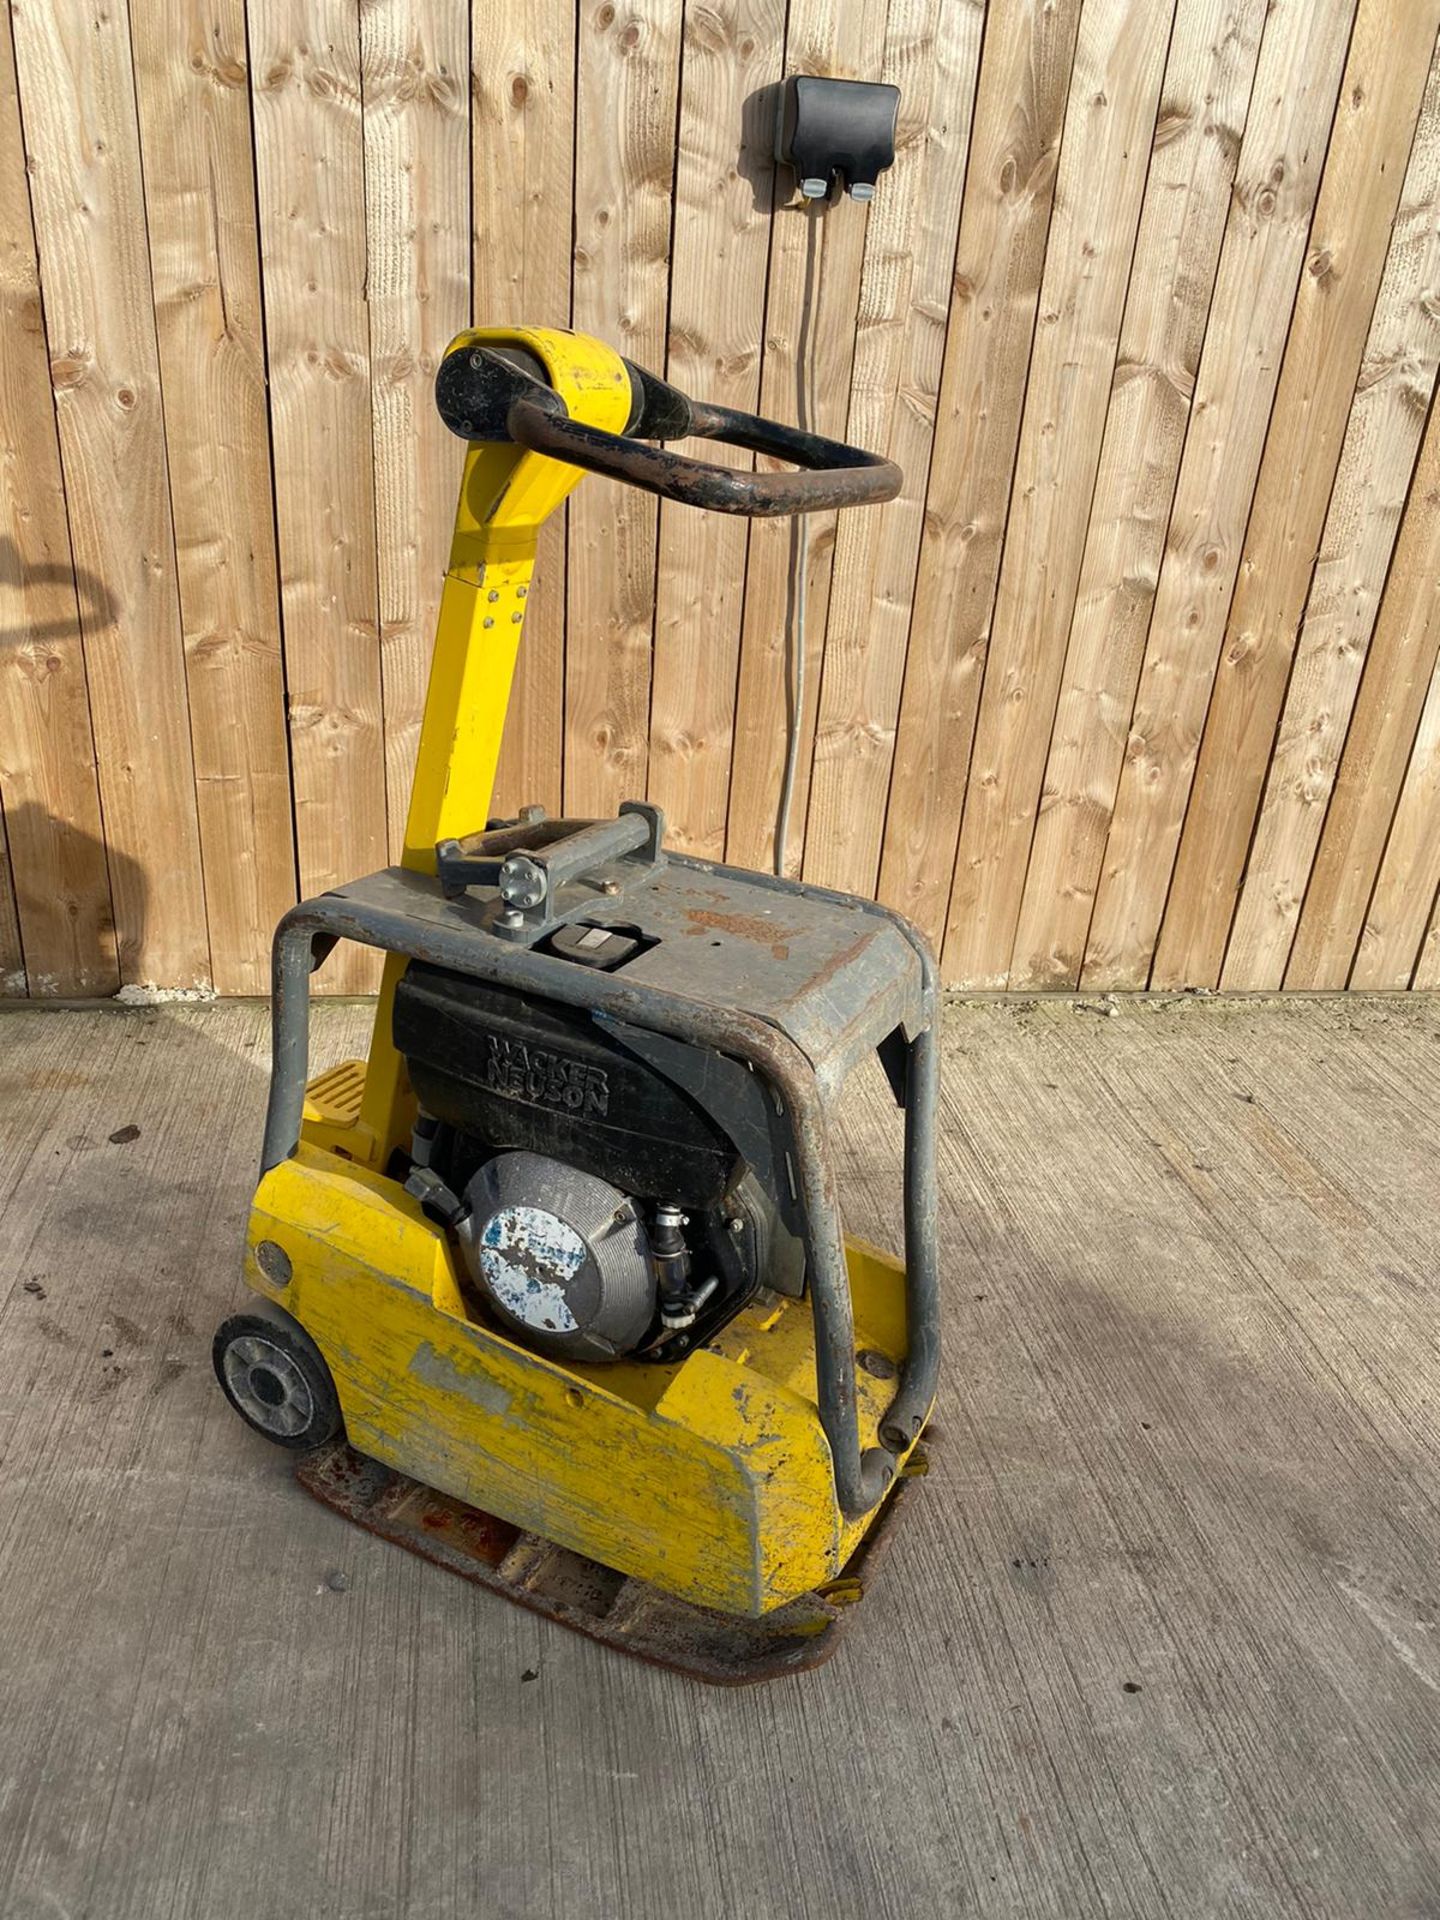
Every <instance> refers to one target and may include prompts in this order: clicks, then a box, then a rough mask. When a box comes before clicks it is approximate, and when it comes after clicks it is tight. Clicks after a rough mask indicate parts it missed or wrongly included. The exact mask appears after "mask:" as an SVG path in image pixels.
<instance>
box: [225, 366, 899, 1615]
mask: <svg viewBox="0 0 1440 1920" xmlns="http://www.w3.org/2000/svg"><path fill="white" fill-rule="evenodd" d="M472 342H473V343H474V344H476V345H488V346H495V345H516V346H520V347H523V348H525V349H527V350H528V351H529V352H531V353H533V354H535V355H537V356H538V357H539V358H540V359H541V360H542V361H543V362H544V364H545V366H546V369H547V371H548V373H549V376H550V379H551V381H552V383H553V385H554V386H555V388H556V390H557V391H558V392H559V393H560V395H561V397H562V398H563V399H564V400H565V402H566V404H567V406H568V408H569V410H570V413H571V415H572V417H574V418H577V419H582V420H584V421H586V422H588V423H590V424H594V425H597V426H601V427H605V428H608V429H610V430H611V431H620V430H622V429H623V427H624V423H625V419H626V414H627V409H628V407H629V404H630V387H629V381H628V375H627V373H626V370H625V368H624V366H623V363H622V362H621V361H620V359H619V356H618V355H616V354H615V353H614V352H613V350H612V349H610V348H609V347H607V346H605V345H603V344H602V343H601V342H599V341H594V340H588V339H586V338H584V337H583V336H579V335H575V334H570V333H560V332H551V331H548V330H544V329H538V328H489V329H484V330H479V331H476V332H474V333H471V334H465V335H462V336H460V339H459V340H458V341H457V342H456V343H454V345H465V344H469V343H472ZM451 350H452V351H453V350H454V346H452V349H451ZM580 477H581V475H580V473H579V471H578V469H575V468H572V467H567V466H564V465H562V464H560V463H559V462H557V461H555V460H552V459H548V458H544V457H542V456H540V455H537V454H533V453H529V452H526V451H524V450H523V449H521V448H519V447H516V446H513V445H508V444H502V445H489V444H483V445H482V444H477V443H472V444H471V445H470V446H469V448H468V451H467V454H466V458H465V467H464V476H463V480H462V485H461V497H460V507H459V512H458V515H457V519H456V525H455V535H454V542H453V545H452V549H451V555H450V564H449V568H448V571H447V575H446V579H445V585H444V593H443V598H442V603H441V609H440V616H439V624H438V630H437V633H436V640H435V653H434V661H433V666H432V670H431V678H430V687H429V693H428V698H427V703H426V708H425V718H424V725H423V729H422V734H421V741H420V746H419V753H418V760H417V766H416V771H415V780H414V788H413V792H412V797H411V803H410V811H409V821H408V826H407V830H406V837H405V849H404V855H403V863H404V864H405V865H406V866H409V867H412V868H414V869H417V870H420V871H431V872H433V871H434V848H435V845H436V843H437V841H439V840H441V839H443V838H445V837H447V836H450V835H458V834H461V833H463V832H466V831H468V830H470V829H473V828H474V827H475V825H476V823H477V822H483V821H484V820H485V818H486V814H487V811H488V806H487V803H488V800H489V796H490V791H491V787H492V784H493V779H494V773H495V764H496V759H497V756H498V753H499V747H500V738H501V731H502V727H503V722H504V715H505V710H506V705H507V702H508V699H509V694H510V685H511V677H512V674H513V671H514V665H515V657H516V651H517V648H518V644H519V639H520V634H521V631H522V628H523V616H524V611H525V604H526V598H527V594H528V589H529V584H530V575H531V570H532V567H533V562H534V556H535V545H536V536H537V534H538V531H539V528H540V526H541V524H542V523H543V521H544V519H545V518H546V516H547V515H548V514H549V513H551V512H553V511H554V509H555V508H556V507H557V506H558V505H559V504H560V503H561V501H562V500H563V499H564V497H565V495H566V494H567V493H568V492H569V491H570V490H571V488H572V487H573V486H574V485H575V483H576V481H577V480H578V479H579V478H580ZM405 964H406V962H405V960H404V959H403V958H400V957H396V956H391V957H390V959H389V960H388V961H387V964H386V971H385V977H384V986H383V989H382V992H381V995H380V1000H379V1006H378V1009H377V1015H376V1021H375V1028H374V1038H373V1040H372V1044H371V1050H370V1056H369V1059H368V1061H365V1062H349V1063H345V1064H342V1065H341V1066H339V1067H332V1068H331V1069H329V1070H328V1071H327V1072H326V1073H324V1074H321V1075H320V1076H318V1077H317V1078H316V1079H315V1080H313V1081H312V1082H311V1085H310V1089H309V1095H308V1098H307V1103H306V1110H305V1120H304V1125H303V1129H302V1138H301V1145H300V1148H299V1151H298V1153H297V1154H296V1155H295V1156H294V1157H292V1158H290V1159H288V1160H285V1161H283V1162H282V1163H281V1164H279V1165H277V1166H275V1167H273V1168H272V1169H271V1171H270V1172H269V1173H267V1174H266V1175H265V1177H264V1178H263V1180H262V1181H261V1184H260V1186H259V1189H258V1191H257V1193H256V1196H255V1201H254V1206H253V1211H252V1214H251V1219H250V1229H249V1244H248V1250H247V1258H246V1277H247V1280H248V1282H249V1284H250V1285H251V1286H252V1287H253V1288H254V1289H255V1291H256V1292H257V1293H259V1294H261V1295H263V1296H264V1297H265V1298H267V1299H269V1300H272V1301H275V1302H276V1303H278V1304H279V1305H280V1306H282V1307H283V1308H285V1310H286V1311H287V1312H289V1313H290V1314H292V1315H293V1316H294V1318H295V1319H296V1320H298V1321H299V1323H300V1324H301V1325H302V1326H303V1327H304V1328H305V1330H306V1331H307V1332H308V1333H309V1334H310V1336H311V1338H312V1339H313V1340H314V1341H315V1342H316V1344H317V1345H318V1347H319V1348H320V1350H321V1352H322V1354H323V1355H324V1357H325V1360H326V1362H327V1363H328V1365H329V1367H330V1370H331V1373H332V1375H333V1377H334V1382H335V1386H336V1390H337V1393H338V1396H339V1400H340V1404H341V1409H342V1412H343V1415H344V1420H345V1428H346V1432H347V1435H348V1438H349V1440H350V1442H351V1444H352V1445H353V1446H354V1447H355V1448H357V1449H358V1450H359V1451H360V1452H362V1453H364V1454H367V1455H370V1456H372V1457H373V1458H375V1459H377V1460H379V1461H381V1462H382V1463H384V1464H385V1465H387V1466H390V1467H393V1468H395V1469H397V1470H399V1471H400V1472H402V1473H404V1474H406V1475H409V1476H410V1477H411V1478H413V1479H415V1480H418V1481H421V1482H423V1483H424V1484H425V1485H427V1486H430V1487H433V1488H436V1489H438V1490H439V1491H441V1492H443V1493H447V1494H450V1495H452V1496H454V1497H456V1498H458V1499H460V1500H463V1501H465V1502H467V1503H469V1504H470V1505H473V1506H475V1507H478V1508H480V1509H483V1510H485V1511H486V1512H489V1513H492V1514H495V1515H498V1516H500V1517H501V1518H503V1519H505V1520H507V1521H510V1522H512V1523H514V1524H515V1525H517V1526H520V1527H522V1528H524V1529H526V1530H527V1531H529V1532H533V1533H536V1534H539V1535H541V1536H543V1537H544V1538H546V1539H548V1540H550V1541H553V1542H555V1543H556V1544H558V1545H559V1546H562V1547H566V1548H569V1549H572V1550H573V1551H575V1552H577V1553H580V1554H583V1555H586V1556H587V1557H589V1558H590V1559H593V1560H597V1561H599V1562H601V1563H602V1564H604V1565H605V1566H608V1567H612V1568H614V1569H616V1570H617V1571H619V1572H621V1573H625V1574H629V1575H633V1576H636V1577H638V1578H640V1579H643V1580H646V1581H649V1582H651V1583H653V1584H654V1585H655V1586H657V1587H659V1588H661V1589H663V1590H664V1591H666V1592H668V1593H670V1594H674V1595H677V1596H679V1597H681V1598H683V1599H685V1600H688V1601H692V1602H695V1603H698V1604H700V1605H704V1606H707V1607H712V1608H716V1609H719V1610H721V1611H723V1612H727V1613H732V1614H749V1615H758V1614H763V1613H765V1612H767V1611H769V1610H771V1609H773V1608H776V1607H778V1606H781V1605H783V1604H784V1603H786V1602H788V1601H790V1600H792V1599H795V1598H796V1597H797V1596H800V1595H802V1594H805V1593H806V1592H809V1591H812V1590H814V1589H817V1588H818V1589H823V1588H824V1587H825V1585H826V1583H827V1582H832V1581H834V1580H835V1579H836V1578H837V1576H839V1575H840V1574H841V1572H842V1570H843V1569H844V1567H845V1565H846V1563H847V1561H849V1559H850V1558H851V1556H852V1554H853V1552H854V1551H855V1549H856V1547H857V1546H858V1545H859V1544H860V1542H861V1540H862V1539H863V1537H864V1536H865V1534H866V1533H867V1531H868V1530H869V1529H870V1527H871V1526H872V1525H873V1524H874V1522H875V1520H876V1513H875V1512H871V1513H867V1514H864V1515H862V1516H861V1517H859V1518H858V1519H847V1518H846V1517H845V1516H844V1515H843V1514H842V1513H841V1511H840V1509H839V1507H838V1505H837V1501H836V1493H835V1483H834V1474H833V1468H832V1462H831V1455H830V1449H829V1446H828V1443H827V1441H826V1438H825V1434H824V1431H823V1429H822V1427H821V1423H820V1419H819V1413H818V1409H817V1404H816V1395H817V1389H816V1378H815V1351H814V1335H813V1328H812V1320H811V1311H810V1306H809V1302H808V1300H806V1299H789V1298H782V1297H780V1296H778V1295H774V1294H769V1293H767V1292H765V1291H763V1290H762V1292H761V1293H760V1294H759V1295H758V1296H757V1297H756V1299H754V1300H753V1301H752V1302H751V1304H750V1305H749V1306H748V1307H746V1308H744V1309H743V1310H742V1311H741V1312H740V1313H739V1314H738V1316H737V1317H736V1318H735V1319H733V1320H732V1321H731V1322H730V1323H729V1324H728V1325H726V1326H725V1327H724V1329H723V1330H722V1331H721V1332H720V1333H719V1334H718V1335H716V1336H715V1337H714V1338H713V1339H712V1340H710V1341H709V1342H708V1343H706V1344H705V1345H702V1346H701V1347H699V1348H697V1349H696V1350H695V1351H694V1352H693V1353H691V1354H690V1355H689V1356H688V1357H687V1358H686V1359H684V1360H683V1361H681V1362H679V1363H677V1364H675V1365H668V1366H667V1365H660V1364H654V1363H651V1364H644V1363H637V1362H634V1361H620V1362H618V1363H616V1364H613V1365H606V1366H587V1365H580V1364H573V1363H569V1362H565V1363H561V1362H558V1361H556V1360H553V1359H550V1358H548V1357H546V1356H544V1355H542V1354H539V1353H536V1352H533V1351H530V1350H528V1349H527V1348H525V1347H523V1346H521V1345H519V1344H518V1343H516V1342H515V1341H512V1340H510V1339H509V1338H507V1337H506V1335H505V1334H503V1333H502V1332H499V1331H497V1330H496V1328H495V1327H494V1326H492V1325H490V1324H487V1323H482V1322H481V1321H479V1320H478V1319H476V1318H475V1317H474V1316H472V1315H471V1314H470V1313H469V1312H468V1311H467V1308H466V1303H465V1300H464V1297H463V1295H462V1291H461V1287H460V1284H459V1280H458V1277H457V1271H456V1265H455V1261H454V1259H453V1258H452V1253H451V1249H450V1246H449V1244H448V1242H447V1238H446V1235H445V1233H444V1231H443V1230H442V1229H441V1228H440V1227H439V1226H437V1225H435V1224H432V1222H431V1221H430V1220H429V1219H428V1218H427V1217H426V1216H425V1214H424V1213H423V1212H422V1210H421V1208H420V1206H419V1205H418V1203H417V1202H416V1201H415V1200H414V1199H412V1198H411V1197H410V1195H409V1194H408V1193H407V1192H406V1191H405V1189H404V1187H403V1186H402V1185H401V1184H400V1182H399V1181H396V1180H393V1179H390V1178H388V1177H386V1175H385V1173H384V1171H383V1169H384V1168H385V1167H386V1165H387V1164H388V1163H389V1160H390V1155H391V1152H392V1150H393V1149H394V1148H395V1147H396V1146H397V1145H399V1144H400V1143H402V1142H404V1141H407V1140H408V1139H409V1135H410V1129H411V1126H412V1124H413V1121H414V1117H415V1104H414V1099H413V1096H412V1094H411V1092H410V1089H409V1086H408V1082H407V1076H406V1071H405V1063H404V1061H403V1059H402V1058H401V1057H400V1056H399V1055H398V1054H397V1052H396V1050H395V1047H394V1044H393V1041H392V1038H391V1007H392V995H393V991H394V986H395V982H396V980H397V979H398V978H399V976H400V974H401V973H402V972H403V970H404V967H405ZM276 1248H278V1249H279V1250H280V1253H281V1254H282V1255H283V1259H277V1258H276V1256H275V1253H274V1251H273V1249H276ZM257 1249H263V1257H262V1254H261V1253H260V1252H257ZM847 1255H848V1265H849V1276H850V1283H851V1289H852V1295H853V1304H854V1318H855V1334H856V1346H857V1349H858V1350H859V1351H860V1352H861V1354H862V1356H863V1364H862V1365H861V1367H860V1369H859V1370H858V1372H857V1376H856V1391H857V1399H858V1404H859V1432H860V1440H861V1444H862V1446H863V1447H874V1446H876V1445H877V1429H878V1424H879V1422H880V1419H881V1417H882V1415H883V1413H884V1411H885V1409H886V1406H887V1404H888V1403H889V1401H890V1399H891V1397H892V1395H893V1391H894V1386H893V1382H894V1378H895V1375H896V1372H897V1371H898V1369H899V1368H900V1367H901V1365H902V1363H903V1360H904V1357H905V1350H906V1326H905V1305H904V1272H903V1268H902V1266H901V1264H900V1263H899V1262H898V1261H896V1260H894V1259H892V1258H890V1257H889V1256H887V1255H884V1254H881V1253H879V1252H876V1251H874V1250H872V1249H870V1248H868V1247H865V1246H862V1245H858V1244H855V1243H850V1244H849V1245H848V1248H847ZM904 1457H908V1455H907V1456H904ZM904 1457H902V1459H903V1458H904ZM902 1471H903V1465H902ZM899 1477H900V1476H899V1475H898V1474H897V1482H898V1479H899ZM882 1504H883V1503H882Z"/></svg>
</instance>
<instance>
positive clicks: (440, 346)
mask: <svg viewBox="0 0 1440 1920" xmlns="http://www.w3.org/2000/svg"><path fill="white" fill-rule="evenodd" d="M360 65H361V79H362V97H363V101H364V109H363V133H364V143H365V235H366V302H367V306H368V308H369V314H370V387H371V407H372V435H373V441H374V449H375V544H376V572H377V578H378V590H379V604H380V672H381V685H382V691H383V695H384V715H385V793H386V803H387V814H388V841H389V849H390V857H391V859H395V860H398V859H399V857H400V852H401V848H402V846H403V844H404V837H405V814H406V809H407V807H408V804H409V798H410V777H411V774H412V773H413V771H414V767H415V750H416V748H417V746H418V745H419V740H420V721H421V718H422V716H423V713H424V707H425V685H426V681H427V679H428V678H429V672H430V648H431V643H432V641H433V639H434V635H435V618H436V614H437V613H438V611H439V606H440V585H441V581H442V579H443V577H444V572H445V560H446V555H447V554H448V552H449V547H450V530H451V527H452V526H453V524H454V520H455V496H456V492H457V490H458V488H459V485H460V467H461V462H462V460H463V458H464V449H463V446H462V444H461V442H460V441H459V440H457V439H456V437H455V435H454V434H452V433H451V432H450V431H449V430H448V429H447V428H446V427H445V425H444V424H443V422H442V421H441V419H440V416H439V414H438V413H437V412H436V410H435V399H434V384H435V371H436V368H437V367H438V366H439V364H440V360H441V356H442V355H443V354H444V351H445V348H446V347H447V346H448V345H449V343H450V341H451V340H452V339H453V338H454V336H455V335H456V334H457V333H458V332H459V331H460V329H461V328H462V327H464V326H467V325H468V324H469V319H470V250H471V243H470V29H469V20H468V17H467V14H466V13H465V11H464V10H463V9H456V8H454V7H452V6H449V5H446V4H444V0H362V4H361V7H360Z"/></svg>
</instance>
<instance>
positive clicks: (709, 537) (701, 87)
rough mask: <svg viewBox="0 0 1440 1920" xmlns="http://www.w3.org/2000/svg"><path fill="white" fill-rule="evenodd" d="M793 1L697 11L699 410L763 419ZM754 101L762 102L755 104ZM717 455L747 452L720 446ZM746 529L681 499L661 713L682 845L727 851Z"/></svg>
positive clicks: (694, 377) (665, 536)
mask: <svg viewBox="0 0 1440 1920" xmlns="http://www.w3.org/2000/svg"><path fill="white" fill-rule="evenodd" d="M784 14H785V10H784V5H783V0H712V4H707V5H704V6H691V7H689V8H687V10H686V16H685V37H684V64H683V68H682V78H681V99H680V118H679V145H680V151H679V157H678V161H677V164H676V172H675V238H674V248H673V257H672V260H671V266H670V289H671V291H670V322H669V335H668V343H667V346H668V369H669V377H670V379H671V380H673V381H674V383H675V384H676V386H678V387H680V388H681V389H682V391H684V392H686V393H690V394H693V395H694V396H695V398H696V399H700V400H711V401H718V402H719V403H720V404H721V405H723V406H730V407H740V408H742V409H743V410H744V411H745V412H747V413H753V412H754V410H755V406H756V403H757V401H758V399H759V392H760V345H761V340H762V329H763V326H764V319H765V312H764V308H765V270H766V261H767V258H768V254H769V219H770V207H771V198H772V194H773V188H774V143H775V129H774V125H773V121H772V118H771V116H770V114H769V113H763V112H760V111H757V108H758V107H759V106H760V104H761V102H763V101H766V99H767V96H766V95H764V94H763V92H762V91H761V90H762V89H764V88H766V87H768V86H770V85H771V84H772V83H773V82H775V81H776V80H778V79H779V77H780V62H781V51H782V48H783V45H784ZM747 101H748V102H749V103H750V104H749V106H748V108H747V104H746V103H747ZM704 454H705V457H706V458H707V459H710V460H716V461H721V462H724V463H726V464H729V465H734V466H738V465H741V464H744V462H745V460H746V458H747V456H745V455H742V454H741V453H739V452H738V451H736V450H735V449H732V448H726V447H721V446H719V445H718V444H713V443H708V442H707V443H706V446H705V448H704ZM745 550H746V528H745V523H744V521H743V520H739V519H736V518H734V517H733V516H731V515H728V514H716V513H704V512H696V511H695V510H694V509H693V508H690V507H678V506H674V505H672V504H669V503H666V504H664V505H662V507H661V510H660V534H659V556H660V559H659V583H658V594H657V606H656V619H655V660H654V678H653V691H652V697H651V715H650V764H649V775H648V785H649V795H648V797H649V798H650V799H651V800H652V801H654V802H656V803H657V804H658V805H660V806H661V807H663V808H664V809H665V811H666V814H667V815H668V817H669V822H670V829H671V832H672V834H673V836H674V838H675V840H676V842H677V843H678V844H679V845H681V846H683V847H685V848H687V849H688V850H689V851H691V852H694V853H702V854H707V855H711V856H714V857H716V858H718V857H719V856H720V855H721V854H722V853H723V852H724V848H725V823H726V803H727V798H728V794H729V771H730V745H731V739H732V735H733V729H734V719H735V691H736V669H737V665H738V655H739V647H740V617H741V600H742V597H743V588H744V575H745Z"/></svg>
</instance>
